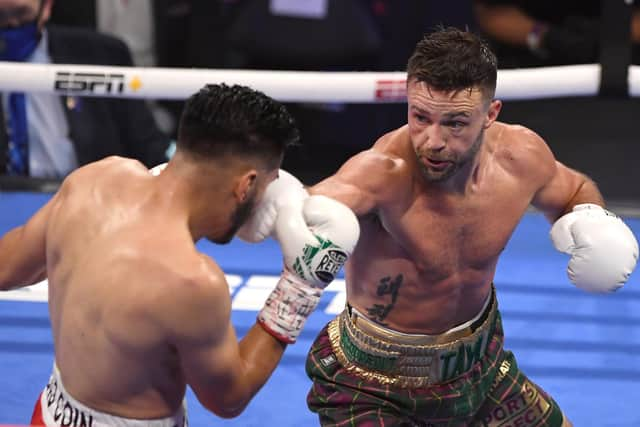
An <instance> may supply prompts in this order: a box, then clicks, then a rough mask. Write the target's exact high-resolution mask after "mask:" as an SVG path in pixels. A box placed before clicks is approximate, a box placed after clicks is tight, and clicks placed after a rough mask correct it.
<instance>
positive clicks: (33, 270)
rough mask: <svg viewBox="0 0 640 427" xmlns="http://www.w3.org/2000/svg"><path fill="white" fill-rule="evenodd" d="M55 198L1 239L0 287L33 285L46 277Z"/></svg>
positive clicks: (5, 288) (13, 287)
mask: <svg viewBox="0 0 640 427" xmlns="http://www.w3.org/2000/svg"><path fill="white" fill-rule="evenodd" d="M54 199H55V197H53V198H52V199H51V200H49V202H47V204H45V205H44V206H43V207H42V208H40V210H38V212H36V213H35V214H34V215H33V216H32V217H31V218H30V219H29V221H28V222H27V223H26V224H24V225H22V226H19V227H16V228H14V229H12V230H10V231H9V232H7V233H6V234H5V235H4V236H2V238H0V260H2V261H0V290H3V291H6V290H10V289H15V288H21V287H24V286H29V285H33V284H34V283H37V282H40V281H42V280H44V279H45V278H46V277H47V256H46V238H45V235H46V229H47V223H48V220H49V215H50V211H51V209H52V208H51V206H52V205H53V203H54Z"/></svg>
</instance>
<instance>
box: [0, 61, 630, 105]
mask: <svg viewBox="0 0 640 427" xmlns="http://www.w3.org/2000/svg"><path fill="white" fill-rule="evenodd" d="M601 72H602V67H601V65H599V64H586V65H567V66H557V67H540V68H529V69H526V68H523V69H513V70H511V69H510V70H499V71H498V84H497V94H496V97H497V98H500V99H504V100H527V99H541V98H560V97H580V96H595V95H597V94H598V92H599V89H600V78H601ZM405 75H406V74H405V72H404V71H402V72H400V71H399V72H356V71H348V72H329V71H318V72H312V71H264V70H215V69H185V68H151V67H148V68H147V67H120V66H90V65H65V64H25V63H15V62H0V91H3V92H16V91H17V92H44V93H53V94H59V95H66V96H100V97H126V98H151V99H166V100H170V99H174V100H182V99H186V98H187V97H188V96H190V95H191V94H192V93H194V92H196V91H197V90H198V89H200V88H201V87H202V86H203V85H205V84H207V83H223V82H224V83H228V84H234V83H235V84H242V85H246V86H250V87H252V88H253V89H257V90H260V91H262V92H265V93H266V94H268V95H269V96H271V97H273V98H275V99H277V100H279V101H282V102H308V103H336V102H338V103H339V102H344V103H380V102H404V100H405ZM628 83H629V95H630V96H640V66H633V65H632V66H630V67H629V73H628Z"/></svg>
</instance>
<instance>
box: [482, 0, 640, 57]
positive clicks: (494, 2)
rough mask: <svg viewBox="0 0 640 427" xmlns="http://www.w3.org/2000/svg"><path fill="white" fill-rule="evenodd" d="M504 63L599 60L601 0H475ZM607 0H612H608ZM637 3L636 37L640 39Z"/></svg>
mask: <svg viewBox="0 0 640 427" xmlns="http://www.w3.org/2000/svg"><path fill="white" fill-rule="evenodd" d="M473 1H474V11H475V16H476V21H477V25H478V27H479V28H480V29H481V30H482V31H483V32H484V34H485V36H486V37H487V39H488V41H489V42H490V43H491V44H492V45H493V47H494V49H495V51H496V54H497V56H498V60H499V62H500V68H513V67H535V66H543V65H566V64H585V63H595V62H598V47H599V42H600V22H599V18H600V16H601V8H600V5H601V1H602V0H565V1H557V0H555V1H552V0H537V1H526V0H473ZM605 1H608V0H605ZM636 8H637V6H634V16H633V21H632V22H633V24H632V27H631V34H632V40H633V41H634V42H635V43H637V42H638V41H640V15H639V14H638V11H637V10H635V9H636Z"/></svg>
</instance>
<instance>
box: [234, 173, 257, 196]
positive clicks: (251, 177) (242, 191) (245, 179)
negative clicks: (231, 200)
mask: <svg viewBox="0 0 640 427" xmlns="http://www.w3.org/2000/svg"><path fill="white" fill-rule="evenodd" d="M257 178H258V171H256V170H255V169H249V170H248V171H246V172H245V173H243V174H242V175H240V177H239V178H238V179H237V181H236V184H235V187H234V189H233V194H234V195H235V197H236V200H237V201H238V203H244V202H245V201H247V199H248V198H249V196H250V195H251V194H252V193H253V192H254V191H255V186H256V181H257Z"/></svg>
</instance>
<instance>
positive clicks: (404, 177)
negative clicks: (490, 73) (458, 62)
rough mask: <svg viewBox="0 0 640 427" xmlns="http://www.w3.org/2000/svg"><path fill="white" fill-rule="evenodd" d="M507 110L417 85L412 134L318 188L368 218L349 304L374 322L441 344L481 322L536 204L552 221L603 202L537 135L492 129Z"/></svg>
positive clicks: (386, 141)
mask: <svg viewBox="0 0 640 427" xmlns="http://www.w3.org/2000/svg"><path fill="white" fill-rule="evenodd" d="M500 107H501V103H500V101H495V100H494V101H489V100H485V99H484V98H483V96H482V93H481V91H480V90H478V89H475V88H474V89H473V90H464V91H458V92H453V93H447V92H439V91H437V90H433V89H431V88H429V87H428V86H427V85H426V84H425V83H421V82H416V81H411V82H410V83H409V85H408V124H407V125H405V126H403V127H401V128H399V129H397V130H395V131H392V132H390V133H388V134H386V135H384V136H382V137H381V138H380V139H379V140H378V141H377V142H376V143H375V144H374V146H373V147H372V148H370V149H369V150H366V151H363V152H361V153H359V154H357V155H355V156H354V157H352V158H351V159H349V160H348V161H347V162H346V163H345V164H344V165H343V166H342V168H340V169H339V170H338V172H336V174H334V175H333V176H331V177H329V178H327V179H326V180H324V181H321V182H320V183H318V184H316V185H315V186H314V187H312V188H311V192H312V193H315V194H325V195H327V196H329V197H333V198H335V199H337V200H339V201H341V202H343V203H345V204H346V205H347V206H349V207H350V208H351V209H353V210H354V212H355V213H356V215H357V216H358V218H359V220H360V227H361V234H360V240H359V242H358V245H357V247H356V249H355V251H354V253H353V255H352V256H351V257H350V259H349V261H348V262H347V264H346V286H347V301H348V303H349V304H351V305H352V306H353V307H355V308H356V309H358V310H359V311H360V312H361V313H363V314H364V315H366V316H367V317H369V318H370V319H371V320H374V321H376V322H378V323H380V324H382V325H385V326H387V327H389V328H392V329H394V330H397V331H400V332H405V333H420V334H438V333H442V332H445V331H447V330H448V329H451V328H452V327H455V326H457V325H460V324H462V323H464V322H466V321H468V320H470V319H472V318H473V317H474V316H475V315H477V314H478V313H479V311H480V310H481V308H482V306H483V303H484V302H485V300H486V298H487V297H488V295H489V293H490V289H491V283H492V280H493V276H494V273H495V270H496V264H497V262H498V258H499V256H500V254H501V252H502V250H503V249H504V247H505V246H506V244H507V242H508V240H509V238H510V236H511V234H512V233H513V231H514V229H515V227H516V225H517V224H518V222H519V221H520V219H521V218H522V216H523V214H524V213H525V211H526V210H527V208H528V207H529V205H531V204H532V205H533V206H535V207H536V208H538V209H540V210H541V211H542V212H544V213H545V214H546V216H547V217H548V218H549V219H550V220H555V219H557V218H558V217H559V216H561V215H562V214H564V213H566V212H568V211H569V210H570V209H571V207H572V206H573V205H574V204H577V203H581V200H589V201H593V200H600V201H601V200H602V198H601V196H600V193H599V192H598V190H597V188H596V186H595V185H594V184H593V182H592V181H590V180H589V179H588V178H587V177H585V176H584V175H582V174H580V173H578V172H576V171H574V170H572V169H569V168H568V167H566V166H564V165H562V164H561V163H559V162H558V161H556V160H555V159H554V157H553V155H552V153H551V152H550V150H549V148H548V147H547V145H546V144H545V142H544V141H543V140H542V139H541V138H540V137H539V136H538V135H536V134H535V133H533V132H532V131H530V130H528V129H526V128H524V127H521V126H514V125H508V124H504V123H500V122H497V121H495V120H496V118H497V115H498V113H499V111H500ZM476 150H477V154H476V155H475V156H474V153H475V152H476ZM448 174H450V175H448ZM447 176H448V177H447Z"/></svg>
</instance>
